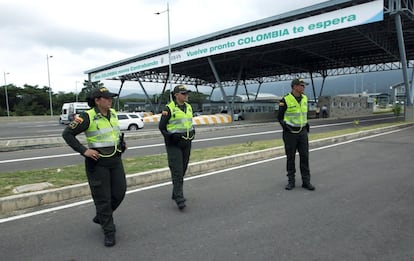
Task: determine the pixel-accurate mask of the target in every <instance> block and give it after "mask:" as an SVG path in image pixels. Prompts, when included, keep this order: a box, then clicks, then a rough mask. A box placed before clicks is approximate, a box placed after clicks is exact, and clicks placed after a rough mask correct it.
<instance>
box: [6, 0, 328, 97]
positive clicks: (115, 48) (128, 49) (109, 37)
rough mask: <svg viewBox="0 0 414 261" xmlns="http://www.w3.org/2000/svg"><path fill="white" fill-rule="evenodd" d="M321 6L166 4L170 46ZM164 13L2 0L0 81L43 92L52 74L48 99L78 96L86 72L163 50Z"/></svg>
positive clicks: (130, 5)
mask: <svg viewBox="0 0 414 261" xmlns="http://www.w3.org/2000/svg"><path fill="white" fill-rule="evenodd" d="M321 2H326V1H325V0H283V1H281V0H279V1H275V0H225V1H224V0H171V1H169V2H168V4H169V16H170V38H171V44H175V43H179V42H182V41H185V40H189V39H192V38H195V37H199V36H202V35H205V34H209V33H213V32H216V31H220V30H223V29H228V28H231V27H233V26H238V25H241V24H245V23H249V22H252V21H255V20H259V19H263V18H266V17H270V16H274V15H278V14H282V13H285V12H289V11H292V10H295V9H300V8H302V7H306V6H309V5H314V4H318V3H321ZM166 10H167V1H158V0H117V1H115V0H70V1H68V0H55V1H53V0H35V1H34V0H0V35H1V40H0V70H1V72H2V74H3V75H2V76H5V77H2V78H5V80H4V82H5V83H6V84H14V85H16V86H18V87H23V86H24V85H25V84H28V85H32V86H35V85H37V86H39V87H40V88H42V87H43V86H49V76H50V86H51V88H52V91H53V93H58V92H66V93H67V92H79V91H80V90H81V88H82V87H83V85H82V83H83V81H84V80H86V79H87V75H86V74H84V72H85V71H86V70H89V69H93V68H96V67H99V66H102V65H106V64H109V63H112V62H115V61H118V60H122V59H126V58H129V57H133V56H136V55H139V54H142V53H146V52H150V51H153V50H156V49H159V48H162V47H166V46H168V15H167V13H166V12H164V13H161V14H160V15H155V13H156V12H163V11H166ZM48 69H49V70H48ZM48 71H49V72H48ZM103 82H104V84H105V85H107V86H108V87H109V88H110V89H111V90H113V91H117V90H118V89H117V88H119V83H118V84H114V83H113V81H103ZM0 83H1V82H0ZM0 85H3V83H1V84H0ZM124 88H125V89H126V90H127V89H128V88H136V89H137V87H136V85H135V87H134V86H128V85H125V87H124ZM127 91H128V90H127ZM129 91H133V90H129ZM159 91H161V87H160V89H159Z"/></svg>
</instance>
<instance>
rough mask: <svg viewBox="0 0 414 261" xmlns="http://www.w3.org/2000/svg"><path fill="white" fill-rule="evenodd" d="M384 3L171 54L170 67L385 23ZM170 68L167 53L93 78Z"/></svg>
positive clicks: (320, 16)
mask: <svg viewBox="0 0 414 261" xmlns="http://www.w3.org/2000/svg"><path fill="white" fill-rule="evenodd" d="M383 3H384V2H383V1H382V0H376V1H372V2H369V3H365V4H361V5H356V6H352V7H348V8H344V9H340V10H336V11H332V12H328V13H324V14H321V15H316V16H312V17H308V18H304V19H299V20H296V21H292V22H288V23H284V24H278V25H274V26H270V27H266V28H262V29H259V30H255V31H251V32H246V33H242V34H239V35H234V36H231V37H226V38H223V39H219V40H214V41H211V42H206V43H203V44H198V45H195V46H191V47H188V48H184V49H181V50H179V51H173V52H171V64H176V63H180V62H185V61H189V60H193V59H199V58H202V57H207V56H211V55H216V54H222V53H226V52H233V51H237V50H241V49H247V48H252V47H256V46H260V45H266V44H272V43H276V42H281V41H286V40H291V39H295V38H299V37H305V36H309V35H315V34H320V33H325V32H330V31H334V30H339V29H344V28H349V27H353V26H358V25H363V24H368V23H373V22H378V21H382V20H383V19H384V11H383ZM166 65H168V53H167V54H163V55H159V56H155V57H152V58H148V59H145V60H141V61H137V62H134V63H130V64H127V65H123V66H119V67H117V68H112V69H109V70H104V71H100V72H97V73H94V74H92V81H99V80H104V79H109V78H113V77H117V76H122V75H126V74H129V73H134V72H140V71H145V70H149V69H153V68H158V67H162V66H166Z"/></svg>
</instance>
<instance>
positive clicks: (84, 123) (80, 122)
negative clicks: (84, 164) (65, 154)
mask: <svg viewBox="0 0 414 261" xmlns="http://www.w3.org/2000/svg"><path fill="white" fill-rule="evenodd" d="M88 127H89V115H88V114H87V113H85V112H84V113H81V114H80V115H79V116H77V117H76V118H75V119H74V120H73V121H72V122H71V123H70V124H69V125H68V126H67V127H66V128H65V129H64V130H63V133H62V137H63V139H64V140H65V141H66V143H67V144H68V145H69V146H70V147H71V148H72V149H73V150H74V151H77V152H79V153H80V154H82V155H83V154H84V153H85V151H86V150H87V148H86V147H85V146H84V145H82V143H80V142H79V140H78V139H77V138H76V135H78V134H79V133H82V132H84V131H85V130H87V129H88Z"/></svg>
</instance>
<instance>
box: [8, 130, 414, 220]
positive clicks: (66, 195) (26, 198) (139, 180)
mask: <svg viewBox="0 0 414 261" xmlns="http://www.w3.org/2000/svg"><path fill="white" fill-rule="evenodd" d="M413 125H414V124H413V123H406V124H401V125H396V126H390V127H385V128H379V129H373V130H368V131H360V132H357V133H352V134H346V135H340V136H334V137H330V138H324V139H319V140H314V141H310V142H309V147H310V149H312V148H316V147H321V146H326V145H331V144H335V143H339V142H344V141H348V140H352V139H356V138H361V137H365V136H368V135H373V134H378V133H383V132H387V131H392V130H397V129H403V128H407V127H410V126H413ZM284 153H285V152H284V147H283V146H280V147H276V148H270V149H265V150H260V151H253V152H248V153H242V154H236V155H232V156H228V157H223V158H218V159H210V160H205V161H201V162H194V163H190V164H189V166H188V171H187V173H186V177H189V176H196V175H201V174H203V173H206V172H209V171H215V170H220V169H224V168H229V167H234V166H237V165H241V164H246V163H251V162H255V161H260V160H265V159H270V158H274V157H277V156H281V155H284ZM126 179H127V187H128V188H130V187H134V186H142V185H146V184H151V183H158V182H165V181H167V180H169V179H170V170H169V168H162V169H156V170H151V171H146V172H142V173H136V174H130V175H127V176H126ZM85 196H89V197H90V190H89V186H88V183H82V184H77V185H72V186H66V187H63V188H56V189H48V190H42V191H36V192H30V193H25V194H20V195H13V196H7V197H3V198H0V214H1V215H13V212H15V211H22V210H27V209H30V208H34V207H41V206H45V205H48V204H52V203H60V202H64V201H67V200H75V199H78V198H81V197H85Z"/></svg>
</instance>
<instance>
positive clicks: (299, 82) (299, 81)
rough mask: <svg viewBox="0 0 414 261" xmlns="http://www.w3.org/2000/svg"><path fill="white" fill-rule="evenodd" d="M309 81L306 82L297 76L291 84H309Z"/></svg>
mask: <svg viewBox="0 0 414 261" xmlns="http://www.w3.org/2000/svg"><path fill="white" fill-rule="evenodd" d="M308 84H309V83H307V82H305V81H304V80H303V79H301V78H296V79H293V81H292V83H291V84H290V86H292V87H293V86H294V85H308Z"/></svg>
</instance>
